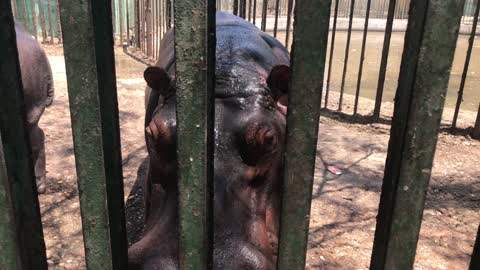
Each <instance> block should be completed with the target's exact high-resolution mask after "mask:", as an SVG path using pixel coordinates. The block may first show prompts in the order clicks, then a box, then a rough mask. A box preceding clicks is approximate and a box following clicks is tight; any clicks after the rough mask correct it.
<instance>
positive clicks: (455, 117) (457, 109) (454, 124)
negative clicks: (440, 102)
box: [452, 1, 480, 129]
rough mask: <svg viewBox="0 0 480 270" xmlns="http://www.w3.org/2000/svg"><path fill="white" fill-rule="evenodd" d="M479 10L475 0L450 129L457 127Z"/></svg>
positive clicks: (479, 4) (478, 2)
mask: <svg viewBox="0 0 480 270" xmlns="http://www.w3.org/2000/svg"><path fill="white" fill-rule="evenodd" d="M479 12H480V1H477V6H476V9H475V15H474V17H473V25H472V32H471V33H470V38H469V39H468V49H467V56H466V59H465V65H464V67H463V73H462V81H461V82H460V88H459V89H458V98H457V103H456V104H455V112H454V114H453V121H452V129H454V128H456V127H457V120H458V113H459V112H460V105H461V104H462V101H463V91H464V90H465V82H466V80H467V75H468V67H469V66H470V58H471V57H472V50H473V43H474V42H475V35H476V33H477V24H478V15H479Z"/></svg>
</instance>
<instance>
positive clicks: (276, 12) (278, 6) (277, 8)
mask: <svg viewBox="0 0 480 270" xmlns="http://www.w3.org/2000/svg"><path fill="white" fill-rule="evenodd" d="M279 11H280V0H276V1H275V24H274V26H273V36H274V37H277V28H278V12H279Z"/></svg>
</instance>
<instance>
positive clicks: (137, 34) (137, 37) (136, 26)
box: [133, 0, 140, 49]
mask: <svg viewBox="0 0 480 270" xmlns="http://www.w3.org/2000/svg"><path fill="white" fill-rule="evenodd" d="M133 1H134V2H133V5H134V6H133V12H134V25H133V26H134V32H135V48H137V49H140V0H133Z"/></svg>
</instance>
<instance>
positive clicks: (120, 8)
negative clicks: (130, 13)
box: [118, 0, 123, 45]
mask: <svg viewBox="0 0 480 270" xmlns="http://www.w3.org/2000/svg"><path fill="white" fill-rule="evenodd" d="M118 24H119V32H120V45H123V0H118Z"/></svg>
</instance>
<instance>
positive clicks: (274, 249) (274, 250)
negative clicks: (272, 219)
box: [267, 232, 278, 256]
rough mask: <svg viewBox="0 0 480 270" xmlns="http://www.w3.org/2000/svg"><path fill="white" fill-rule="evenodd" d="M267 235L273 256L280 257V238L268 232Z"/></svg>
mask: <svg viewBox="0 0 480 270" xmlns="http://www.w3.org/2000/svg"><path fill="white" fill-rule="evenodd" d="M267 235H268V242H269V244H270V248H271V251H272V254H273V255H274V256H276V255H278V237H277V236H276V235H275V234H274V233H272V232H267Z"/></svg>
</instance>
